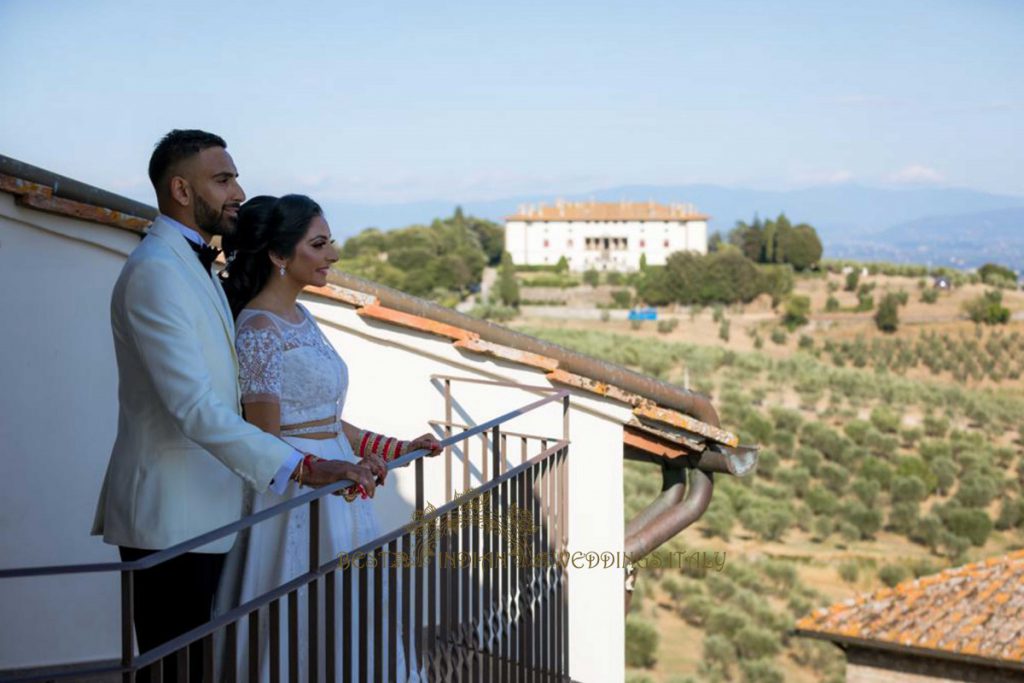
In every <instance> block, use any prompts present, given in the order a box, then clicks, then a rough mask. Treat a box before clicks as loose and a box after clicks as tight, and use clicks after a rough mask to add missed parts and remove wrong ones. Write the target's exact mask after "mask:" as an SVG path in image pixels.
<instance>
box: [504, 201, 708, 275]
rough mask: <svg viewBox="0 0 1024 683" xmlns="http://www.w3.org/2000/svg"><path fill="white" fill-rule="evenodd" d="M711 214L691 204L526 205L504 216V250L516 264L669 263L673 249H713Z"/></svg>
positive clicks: (626, 267)
mask: <svg viewBox="0 0 1024 683" xmlns="http://www.w3.org/2000/svg"><path fill="white" fill-rule="evenodd" d="M707 221H708V217H707V216H706V215H704V214H701V213H698V212H697V211H696V210H695V209H694V207H693V205H692V204H669V205H665V204H656V203H654V202H563V201H558V202H556V203H555V204H554V206H545V205H543V204H541V205H539V206H522V207H520V208H519V211H518V212H517V213H515V214H514V215H512V216H509V217H508V218H507V219H505V250H506V251H508V253H509V254H510V255H511V256H512V262H513V263H515V264H517V265H531V266H534V265H536V266H543V265H552V266H553V265H555V264H556V263H558V261H559V259H561V258H562V257H563V256H564V257H565V259H566V260H567V261H568V262H569V268H570V270H575V271H583V270H590V269H595V270H617V271H632V270H638V269H639V268H640V257H641V256H644V255H645V256H646V258H647V263H648V264H649V265H652V266H660V265H664V264H665V259H666V258H667V257H668V255H669V254H671V253H672V252H674V251H695V252H697V253H700V254H706V253H707V251H708V223H707Z"/></svg>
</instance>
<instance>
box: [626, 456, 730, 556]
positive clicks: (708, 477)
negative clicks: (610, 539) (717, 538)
mask: <svg viewBox="0 0 1024 683" xmlns="http://www.w3.org/2000/svg"><path fill="white" fill-rule="evenodd" d="M689 472H690V483H689V486H688V487H687V490H686V495H685V497H684V498H683V501H682V502H681V503H679V504H677V505H673V506H671V507H670V508H669V509H667V510H665V511H663V512H662V513H661V514H660V515H658V516H657V517H656V518H654V519H653V520H651V521H650V522H649V523H648V524H646V525H645V526H644V527H642V528H641V529H639V530H638V531H636V532H635V533H633V534H631V535H628V536H627V537H626V542H625V544H624V550H625V552H626V553H628V554H629V556H630V557H633V558H640V557H645V556H646V555H648V554H650V553H651V551H653V550H655V549H657V548H658V547H660V546H661V545H662V544H663V543H665V541H667V540H669V539H670V538H672V537H673V536H675V535H676V534H678V533H679V532H680V531H682V530H683V529H685V528H686V527H688V526H690V525H691V524H693V523H694V522H696V521H697V520H698V519H700V516H701V515H703V514H704V512H705V511H706V510H707V509H708V505H710V504H711V494H712V493H713V492H714V479H713V478H712V477H713V476H714V475H712V474H711V473H710V472H703V471H701V470H689Z"/></svg>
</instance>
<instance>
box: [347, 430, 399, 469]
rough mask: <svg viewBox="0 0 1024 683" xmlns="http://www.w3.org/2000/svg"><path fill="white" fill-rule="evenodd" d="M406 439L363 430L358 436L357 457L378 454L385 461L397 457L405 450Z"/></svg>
mask: <svg viewBox="0 0 1024 683" xmlns="http://www.w3.org/2000/svg"><path fill="white" fill-rule="evenodd" d="M407 447H408V442H407V441H401V440H399V439H396V438H395V437H393V436H384V435H383V434H377V433H375V432H371V431H368V430H363V433H362V436H360V437H359V457H360V458H365V457H366V456H368V455H379V456H380V457H381V458H383V459H384V461H385V462H387V461H389V460H394V459H395V458H398V457H400V456H401V455H402V453H404V452H405V451H406V449H407Z"/></svg>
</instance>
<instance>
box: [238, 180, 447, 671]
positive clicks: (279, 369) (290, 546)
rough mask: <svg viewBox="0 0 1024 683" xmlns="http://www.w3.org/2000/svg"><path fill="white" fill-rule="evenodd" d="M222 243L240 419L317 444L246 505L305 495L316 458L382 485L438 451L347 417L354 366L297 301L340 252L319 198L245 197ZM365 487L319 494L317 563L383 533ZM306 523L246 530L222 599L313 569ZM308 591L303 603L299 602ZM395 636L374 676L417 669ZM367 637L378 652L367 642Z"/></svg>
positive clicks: (265, 665)
mask: <svg viewBox="0 0 1024 683" xmlns="http://www.w3.org/2000/svg"><path fill="white" fill-rule="evenodd" d="M224 250H225V253H226V254H227V255H228V266H227V268H226V269H225V270H226V277H225V279H224V290H225V293H226V294H227V296H228V301H229V302H230V304H231V312H232V313H233V314H234V316H235V318H236V329H237V334H236V341H235V346H236V349H237V352H238V364H239V383H240V386H241V391H242V404H243V407H244V409H245V418H246V420H248V421H249V422H251V423H253V424H255V425H256V426H258V427H260V428H262V429H263V430H264V431H267V432H270V433H272V434H276V435H279V436H281V437H282V438H283V439H284V440H285V441H288V442H289V443H291V444H293V445H294V446H295V447H296V449H297V450H299V451H301V452H303V453H308V454H311V455H308V456H306V458H305V459H304V460H303V461H302V462H301V463H299V465H298V469H297V474H298V476H297V477H295V478H296V479H298V481H292V482H290V483H289V485H288V489H287V491H286V492H285V494H284V496H283V497H281V496H277V495H275V494H273V493H270V492H268V493H263V494H254V495H253V500H252V508H251V512H253V513H255V512H259V511H260V510H263V509H265V508H268V507H271V506H273V505H276V504H278V503H280V502H282V501H283V500H284V499H287V498H290V497H294V496H296V495H300V494H301V493H303V490H302V488H301V486H300V483H299V482H301V477H302V475H303V474H306V475H307V476H308V474H309V472H311V471H314V470H315V468H316V467H317V462H318V460H319V459H329V460H342V461H347V462H350V463H351V466H352V467H353V468H366V469H368V470H370V472H371V473H372V475H373V476H375V477H376V480H377V482H378V485H379V484H383V483H384V481H385V479H386V477H387V466H386V464H385V463H386V461H388V460H393V459H394V458H396V457H398V456H400V455H402V454H404V453H407V452H410V451H411V450H418V449H424V448H425V449H428V450H430V451H431V452H432V454H436V453H437V452H439V451H440V445H439V444H438V442H437V440H436V439H434V438H433V437H432V436H430V435H429V434H424V435H422V436H420V437H417V438H415V439H412V440H410V441H400V440H398V439H394V438H387V437H384V436H381V435H379V434H374V433H373V432H369V431H366V430H361V429H359V428H358V427H356V426H354V425H352V424H350V423H348V422H345V421H343V420H342V419H341V415H342V408H343V406H344V403H345V395H346V392H347V390H348V368H347V366H346V365H345V361H343V360H342V359H341V357H340V356H339V355H338V354H337V352H335V350H334V348H333V347H332V346H331V345H330V343H329V342H328V341H327V339H326V338H325V337H324V335H323V333H322V332H321V331H320V329H319V327H318V326H317V324H316V322H315V321H314V320H313V317H312V316H311V315H310V313H309V311H307V310H306V308H305V307H304V306H302V305H301V304H300V303H298V301H297V298H298V295H299V293H300V292H301V291H302V290H303V288H304V287H306V286H307V285H313V286H319V287H322V286H324V285H325V284H326V283H327V272H328V270H329V269H330V267H331V264H333V263H334V262H335V261H337V260H338V252H337V250H336V249H335V247H334V242H333V241H332V240H331V231H330V226H328V224H327V221H326V220H324V217H323V213H322V211H321V209H320V207H319V206H318V205H317V204H316V202H314V201H313V200H312V199H310V198H309V197H305V196H302V195H285V196H283V197H280V198H275V197H267V196H263V197H255V198H253V199H251V200H249V201H248V202H246V203H245V204H244V205H243V206H242V208H241V210H240V211H239V216H238V229H237V231H236V232H235V235H234V236H232V237H231V238H225V240H224ZM368 488H369V489H371V490H367V489H360V490H358V491H349V492H348V494H349V495H346V496H345V497H344V498H342V497H337V496H327V497H326V498H321V499H320V548H321V553H322V554H321V558H322V559H321V562H324V561H326V560H327V559H328V558H331V557H338V556H339V555H340V554H341V553H342V552H344V551H349V550H353V549H355V548H357V547H359V546H360V545H362V544H364V543H366V542H368V541H371V540H373V539H375V538H377V537H378V536H380V529H379V528H378V524H377V518H376V515H375V514H374V509H373V501H372V500H370V498H371V497H372V493H373V492H372V487H368ZM346 500H351V502H346ZM308 523H309V507H308V506H300V507H298V508H295V509H293V510H290V511H289V512H287V513H284V514H281V515H277V516H275V517H272V518H271V519H268V520H266V521H264V522H261V523H259V524H257V525H255V526H253V527H252V528H251V529H250V530H249V534H248V538H247V539H246V538H245V537H244V536H243V537H241V539H240V541H239V543H237V544H236V547H235V549H234V550H232V553H231V557H230V558H229V559H228V565H229V566H228V567H227V568H226V569H225V575H226V576H227V578H226V579H225V581H224V582H222V587H221V592H222V593H224V594H225V595H226V596H227V598H226V599H227V600H229V601H232V602H235V604H241V603H244V602H246V601H248V600H251V599H253V598H255V597H257V596H259V595H260V594H262V593H265V592H267V591H270V590H272V589H274V588H276V587H277V586H280V585H281V584H283V583H286V582H287V581H289V580H291V579H293V578H294V577H296V576H298V575H300V574H302V573H303V572H305V571H307V570H308V569H309V550H308V539H309V530H308ZM232 567H234V571H231V569H232ZM232 582H234V583H235V585H231V584H232ZM340 592H341V591H340V587H339V591H338V594H339V595H340ZM304 593H305V591H303V595H302V596H300V601H299V604H300V605H302V607H303V612H304V607H305V594H304ZM386 597H387V596H385V599H386ZM221 604H224V603H223V600H222V601H221ZM339 612H340V610H339ZM283 613H284V610H282V614H283ZM261 617H263V615H261ZM339 619H340V617H339ZM307 621H308V619H307V617H306V616H305V614H304V613H303V614H301V615H300V617H299V624H300V631H301V633H302V635H301V637H300V642H302V641H305V638H306V635H305V624H306V623H307ZM339 623H340V621H339ZM260 625H261V629H260V630H261V634H260V668H261V671H260V678H261V680H264V681H266V680H269V674H270V670H269V654H268V652H267V644H268V643H269V633H268V632H267V631H266V626H267V619H266V618H261V619H260ZM246 629H247V627H246V621H245V620H243V621H242V622H240V623H239V633H238V642H239V643H242V644H244V643H246V642H247V637H248V635H247V630H246ZM287 630H288V629H287V628H282V629H281V632H282V643H281V645H282V647H281V652H282V653H287V652H288V649H287V643H286V642H285V638H286V635H285V634H286V633H287ZM398 631H399V629H398V628H397V625H393V627H392V628H390V629H385V633H387V632H390V633H391V634H394V633H397V632H398ZM336 632H339V633H340V634H341V635H340V637H345V638H352V637H361V636H360V635H358V634H353V633H352V629H349V628H344V629H342V630H341V631H336ZM364 633H366V631H364ZM396 641H397V638H395V637H394V636H390V637H389V638H388V640H387V642H386V647H387V648H388V649H390V648H397V649H398V658H397V659H398V665H397V670H396V671H393V672H392V671H388V672H374V678H376V679H377V680H391V681H399V680H416V679H418V678H419V677H418V676H417V672H415V671H408V670H407V667H406V666H405V662H404V661H403V657H402V648H401V647H400V646H399V643H397V642H396ZM339 645H340V643H339ZM370 647H371V649H370V651H372V644H371V646H370ZM240 650H241V652H242V653H243V655H242V656H239V658H238V662H239V667H240V668H239V670H238V673H239V676H240V677H242V678H244V677H245V672H246V671H248V666H249V664H248V661H247V658H246V657H245V656H244V652H245V651H246V648H245V647H244V646H243V647H242V648H240ZM352 651H353V652H355V651H356V649H355V647H353V650H352ZM299 654H300V658H301V660H300V662H299V671H300V672H301V675H302V676H303V678H304V677H305V676H306V672H307V671H308V663H307V662H306V661H305V656H306V647H304V646H303V647H300V648H299ZM385 659H387V658H386V657H385ZM339 660H340V658H339ZM339 665H340V666H353V665H354V662H340V661H339ZM384 666H386V663H385V664H384ZM382 674H384V675H382Z"/></svg>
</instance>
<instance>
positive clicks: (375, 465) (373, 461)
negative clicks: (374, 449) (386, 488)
mask: <svg viewBox="0 0 1024 683" xmlns="http://www.w3.org/2000/svg"><path fill="white" fill-rule="evenodd" d="M359 464H360V465H362V466H363V467H365V468H367V469H368V470H370V471H371V472H373V476H375V477H376V478H377V486H383V485H384V482H385V481H386V480H387V478H388V466H387V463H385V462H384V458H382V457H380V456H379V455H376V454H374V453H370V454H369V455H367V456H366V457H364V458H363V459H362V460H360V461H359Z"/></svg>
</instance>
